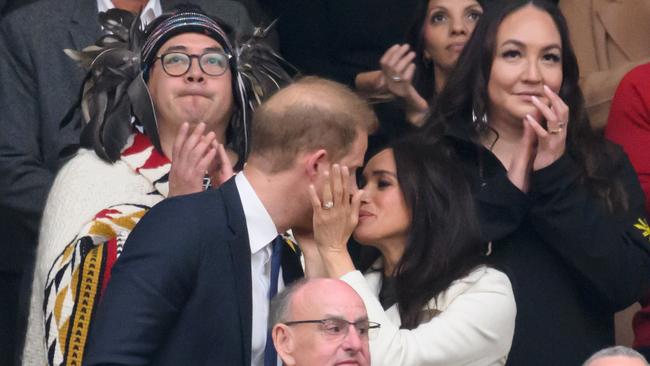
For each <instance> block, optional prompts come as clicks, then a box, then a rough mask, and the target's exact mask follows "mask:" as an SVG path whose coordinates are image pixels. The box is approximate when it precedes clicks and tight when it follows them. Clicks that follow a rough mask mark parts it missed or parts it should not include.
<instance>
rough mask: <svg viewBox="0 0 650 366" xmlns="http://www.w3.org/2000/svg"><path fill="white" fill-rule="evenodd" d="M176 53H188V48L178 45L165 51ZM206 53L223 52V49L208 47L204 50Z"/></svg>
mask: <svg viewBox="0 0 650 366" xmlns="http://www.w3.org/2000/svg"><path fill="white" fill-rule="evenodd" d="M174 51H187V47H185V46H183V45H177V46H171V47H169V48H168V49H166V50H165V52H174ZM205 52H223V48H221V47H216V46H215V47H206V48H204V49H203V53H205Z"/></svg>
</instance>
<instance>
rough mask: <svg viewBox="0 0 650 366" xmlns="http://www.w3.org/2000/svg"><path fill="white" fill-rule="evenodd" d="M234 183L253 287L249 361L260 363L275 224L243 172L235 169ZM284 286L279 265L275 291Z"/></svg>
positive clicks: (264, 344) (262, 357)
mask: <svg viewBox="0 0 650 366" xmlns="http://www.w3.org/2000/svg"><path fill="white" fill-rule="evenodd" d="M235 184H236V185H237V190H238V191H239V197H240V199H241V203H242V207H243V208H244V217H246V229H247V231H248V240H249V243H250V247H251V280H252V289H253V324H252V325H253V329H252V332H251V365H252V366H263V365H264V347H265V346H266V329H267V322H268V317H269V298H268V293H269V287H270V285H271V283H270V278H271V260H270V259H271V254H272V251H273V249H272V247H271V242H272V241H273V239H275V237H276V236H278V231H277V228H276V227H275V224H274V223H273V220H272V219H271V216H270V215H269V213H268V211H267V210H266V208H265V207H264V205H263V204H262V201H260V199H259V197H257V194H256V193H255V190H253V187H252V186H251V185H250V183H249V182H248V180H247V179H246V177H245V176H244V173H243V172H240V173H237V176H236V177H235ZM283 288H284V281H283V280H282V269H280V278H279V279H278V292H279V291H281V290H282V289H283Z"/></svg>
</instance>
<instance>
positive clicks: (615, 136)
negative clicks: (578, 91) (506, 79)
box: [605, 63, 650, 355]
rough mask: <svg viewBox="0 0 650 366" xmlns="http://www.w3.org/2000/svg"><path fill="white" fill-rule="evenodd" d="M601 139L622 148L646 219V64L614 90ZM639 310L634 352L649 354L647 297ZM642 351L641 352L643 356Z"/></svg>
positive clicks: (649, 123)
mask: <svg viewBox="0 0 650 366" xmlns="http://www.w3.org/2000/svg"><path fill="white" fill-rule="evenodd" d="M605 136H606V137H607V138H608V139H610V140H612V141H614V142H616V143H617V144H620V145H621V146H623V149H624V150H625V152H626V153H627V155H628V156H629V157H630V161H631V162H632V166H633V167H634V170H635V171H636V173H637V175H638V176H639V181H640V183H641V187H642V188H643V192H644V193H645V196H646V202H645V209H646V215H648V216H650V199H648V198H649V197H650V63H648V64H644V65H641V66H638V67H636V68H634V69H632V70H631V71H630V72H629V73H627V74H626V75H625V77H624V78H623V80H621V83H620V84H619V86H618V89H617V90H616V94H615V96H614V99H613V101H612V107H611V109H610V111H609V118H608V121H607V126H606V128H605ZM640 302H641V306H643V308H642V309H641V310H640V311H639V312H637V313H636V314H635V315H634V319H633V321H632V327H633V328H634V348H636V349H638V350H640V351H642V352H643V353H644V354H646V355H647V354H648V353H647V352H650V294H646V296H645V297H644V298H643V299H642V300H641V301H640ZM644 351H645V352H644Z"/></svg>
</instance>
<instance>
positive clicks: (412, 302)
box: [389, 136, 487, 329]
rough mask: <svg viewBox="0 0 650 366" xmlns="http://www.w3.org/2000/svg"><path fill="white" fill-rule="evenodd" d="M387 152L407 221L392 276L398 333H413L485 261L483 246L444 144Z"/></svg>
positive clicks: (414, 140) (414, 142)
mask: <svg viewBox="0 0 650 366" xmlns="http://www.w3.org/2000/svg"><path fill="white" fill-rule="evenodd" d="M389 148H392V149H393V154H394V156H395V166H396V168H397V181H398V182H399V185H400V189H401V192H402V194H403V195H404V200H405V202H406V206H407V207H408V209H409V211H410V215H411V226H410V228H409V237H408V242H407V245H406V248H405V250H404V254H403V255H402V258H401V259H400V261H399V262H398V264H397V266H396V267H395V273H394V276H395V292H396V297H397V303H398V305H399V306H398V308H399V313H400V318H401V321H402V328H405V329H413V328H415V327H417V326H418V325H419V324H420V323H421V321H422V320H423V319H422V316H423V311H422V310H423V308H425V306H426V304H427V303H428V302H429V301H430V300H431V299H432V298H435V297H436V296H437V295H438V294H440V293H441V292H442V291H444V290H446V289H447V288H449V286H450V285H451V283H452V282H453V281H454V280H457V279H460V278H462V277H464V276H466V275H467V274H468V273H469V272H470V271H471V270H473V269H474V268H476V267H477V266H478V265H480V264H482V263H485V262H486V261H487V257H485V255H484V253H485V252H486V248H487V246H486V243H484V242H481V239H480V231H479V230H480V229H479V224H478V218H477V217H476V214H475V213H476V210H475V208H474V200H473V198H472V193H471V191H470V188H469V184H468V183H467V181H466V178H465V176H464V175H463V172H462V169H458V166H459V165H458V164H459V163H458V162H457V161H456V159H455V157H454V154H453V151H452V149H451V148H450V147H449V146H447V143H446V142H445V141H443V140H440V141H438V142H436V143H431V142H430V141H428V140H426V139H422V138H419V137H416V136H410V137H406V138H404V139H401V140H398V141H396V142H394V143H392V144H391V146H389Z"/></svg>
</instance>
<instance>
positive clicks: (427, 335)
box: [341, 268, 516, 366]
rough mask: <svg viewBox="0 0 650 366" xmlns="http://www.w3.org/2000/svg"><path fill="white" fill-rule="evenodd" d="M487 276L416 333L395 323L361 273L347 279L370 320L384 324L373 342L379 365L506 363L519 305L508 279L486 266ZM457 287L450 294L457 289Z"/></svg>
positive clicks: (413, 365) (373, 361) (348, 276)
mask: <svg viewBox="0 0 650 366" xmlns="http://www.w3.org/2000/svg"><path fill="white" fill-rule="evenodd" d="M482 271H483V272H484V273H483V274H482V275H481V277H480V278H479V279H478V280H477V281H476V282H475V283H473V284H472V285H471V286H469V287H468V288H467V289H466V290H465V291H464V292H462V293H460V294H458V295H457V296H455V298H453V299H452V300H451V301H450V303H449V304H448V306H447V307H446V309H445V310H444V311H443V312H442V313H440V314H438V315H437V316H435V317H434V318H432V319H431V320H430V321H428V322H426V323H422V324H420V325H419V326H418V327H417V328H415V329H412V330H407V329H400V328H399V324H394V323H393V322H391V320H390V319H389V317H388V316H387V315H386V313H385V312H384V310H383V308H382V306H381V304H380V303H379V300H378V299H377V297H376V296H375V294H374V292H373V291H372V289H371V288H370V287H369V286H368V283H367V282H366V280H365V278H364V277H363V275H362V274H361V272H359V271H353V272H349V273H347V274H345V275H344V276H342V277H341V279H342V280H343V281H345V282H347V283H348V284H349V285H350V286H352V287H353V288H354V289H355V290H356V291H357V293H358V294H359V295H360V296H361V298H362V299H363V301H364V303H365V305H366V309H367V311H368V317H369V319H370V320H371V321H374V322H378V323H380V324H381V328H380V331H379V333H378V334H377V335H376V336H375V337H374V338H373V339H371V341H370V353H371V357H372V364H373V365H402V366H415V365H431V366H434V365H444V366H453V365H477V366H478V365H483V366H485V365H500V364H504V363H505V360H506V357H507V355H508V352H509V350H510V346H511V344H512V337H513V335H514V326H515V316H516V305H515V300H514V295H513V293H512V287H511V285H510V281H509V280H508V277H507V276H506V275H505V274H503V273H502V272H499V271H497V270H494V269H489V268H484V269H483V270H482ZM453 287H454V285H453V284H452V286H451V287H450V289H448V290H447V292H449V291H453Z"/></svg>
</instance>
